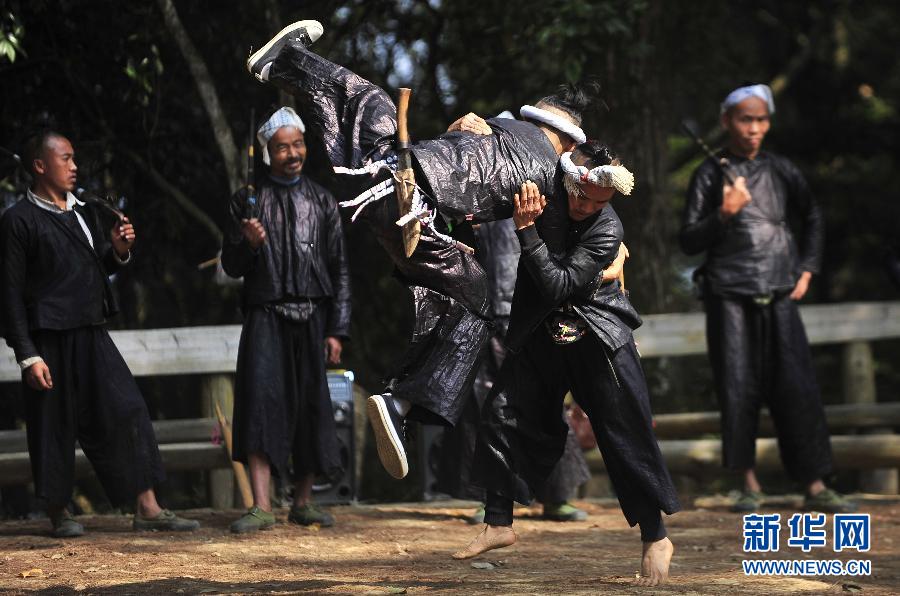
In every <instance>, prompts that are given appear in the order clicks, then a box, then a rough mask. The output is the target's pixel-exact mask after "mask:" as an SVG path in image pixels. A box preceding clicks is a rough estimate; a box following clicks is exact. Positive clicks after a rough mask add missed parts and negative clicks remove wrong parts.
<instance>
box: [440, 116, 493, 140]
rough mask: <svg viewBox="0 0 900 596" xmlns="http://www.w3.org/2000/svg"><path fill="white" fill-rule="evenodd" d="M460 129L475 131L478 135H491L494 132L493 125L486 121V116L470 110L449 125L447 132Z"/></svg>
mask: <svg viewBox="0 0 900 596" xmlns="http://www.w3.org/2000/svg"><path fill="white" fill-rule="evenodd" d="M458 130H464V131H466V132H473V133H475V134H477V135H489V134H492V133H493V131H492V130H491V127H490V126H488V123H487V122H485V121H484V118H482V117H480V116H478V115H476V114H473V113H472V112H469V113H468V114H466V115H465V116H463V117H462V118H460V119H459V120H457V121H456V122H454V123H453V124H451V125H450V126H448V127H447V132H455V131H458Z"/></svg>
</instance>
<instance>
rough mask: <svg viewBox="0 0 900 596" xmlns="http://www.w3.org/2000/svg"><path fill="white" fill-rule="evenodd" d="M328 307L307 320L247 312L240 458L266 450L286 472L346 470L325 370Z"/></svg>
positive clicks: (238, 407) (238, 404)
mask: <svg viewBox="0 0 900 596" xmlns="http://www.w3.org/2000/svg"><path fill="white" fill-rule="evenodd" d="M325 311H326V309H325V308H322V307H320V308H317V309H316V310H315V311H314V312H313V315H312V316H311V317H310V319H309V320H308V321H306V322H304V323H296V322H293V321H288V320H286V319H284V318H282V317H279V316H278V315H277V314H275V313H274V312H272V311H270V310H268V309H266V308H263V307H253V308H250V309H249V310H248V311H247V315H246V317H245V319H244V327H243V329H241V343H240V346H239V347H238V362H237V374H236V376H235V394H234V450H233V454H232V457H233V459H234V460H235V461H240V462H244V463H246V462H247V456H248V455H249V454H251V453H261V454H264V455H265V456H267V457H268V459H269V462H270V463H271V465H272V467H274V468H275V471H276V473H277V474H278V475H279V476H280V477H281V478H283V479H287V478H291V477H293V479H294V480H298V479H300V478H302V477H304V476H306V475H308V474H321V475H325V476H328V477H329V478H337V477H338V476H340V474H341V471H342V470H341V461H340V447H339V445H338V439H337V430H336V428H335V424H334V412H333V409H332V405H331V396H330V394H329V393H328V379H327V377H326V371H325V352H324V350H325V347H324V346H325V343H324V342H325V321H324V318H325ZM291 460H292V463H293V466H292V467H290V463H291ZM290 470H293V476H291V474H290V473H289V471H290Z"/></svg>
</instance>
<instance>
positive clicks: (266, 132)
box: [256, 106, 306, 165]
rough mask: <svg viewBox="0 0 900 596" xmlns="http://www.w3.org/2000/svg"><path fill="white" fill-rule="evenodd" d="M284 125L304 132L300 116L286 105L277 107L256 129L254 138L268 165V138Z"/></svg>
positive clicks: (269, 160)
mask: <svg viewBox="0 0 900 596" xmlns="http://www.w3.org/2000/svg"><path fill="white" fill-rule="evenodd" d="M285 126H293V127H294V128H297V129H299V130H300V132H306V127H305V126H304V125H303V120H301V119H300V116H298V115H297V112H295V111H294V109H293V108H289V107H288V106H284V107H283V108H280V109H278V110H277V111H276V112H275V113H274V114H272V116H271V117H270V118H269V119H268V120H266V121H265V122H264V123H263V125H262V126H260V127H259V130H257V131H256V140H257V141H259V144H260V145H261V146H262V160H263V163H264V164H266V165H270V162H271V159H270V158H269V140H271V138H272V137H274V136H275V133H276V132H278V129H279V128H284V127H285Z"/></svg>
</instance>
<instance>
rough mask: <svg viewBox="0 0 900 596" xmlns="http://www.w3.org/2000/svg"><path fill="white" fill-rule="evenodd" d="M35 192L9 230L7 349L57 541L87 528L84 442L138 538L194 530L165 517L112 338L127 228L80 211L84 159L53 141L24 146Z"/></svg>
mask: <svg viewBox="0 0 900 596" xmlns="http://www.w3.org/2000/svg"><path fill="white" fill-rule="evenodd" d="M24 155H25V164H26V166H27V167H28V168H30V169H31V172H32V174H33V176H34V183H33V184H32V186H31V188H30V190H29V191H28V195H27V198H26V199H24V200H21V201H19V202H18V203H17V204H16V205H15V206H13V207H11V208H10V209H8V210H7V211H6V212H5V213H4V214H3V218H2V221H0V247H2V250H3V255H2V288H3V289H2V303H3V309H2V310H3V317H4V328H5V329H4V331H5V336H6V342H7V343H8V344H9V346H10V347H11V348H12V349H13V351H14V352H15V354H16V360H17V361H18V362H19V366H20V367H21V368H22V380H23V381H24V384H25V387H24V388H23V397H24V400H25V411H26V414H25V419H26V425H27V430H28V452H29V455H30V457H31V468H32V475H33V478H34V485H35V492H36V493H37V497H38V499H40V500H42V501H43V502H44V503H45V504H46V506H47V511H48V513H49V516H50V521H51V523H52V524H53V533H54V535H55V536H58V537H71V536H80V535H81V534H82V533H84V528H83V527H82V526H81V524H79V523H78V522H76V521H75V520H74V519H73V518H72V516H71V514H70V512H69V511H68V509H67V506H68V503H69V501H70V500H71V498H72V488H73V484H74V481H75V441H76V440H77V441H78V442H79V443H80V444H81V448H82V450H83V451H84V453H85V455H86V456H87V457H88V459H89V460H90V461H91V463H92V464H93V466H94V470H95V472H96V473H97V477H98V478H99V479H100V482H101V484H102V485H103V488H104V489H105V491H106V494H107V496H108V497H109V499H110V501H111V502H112V503H113V504H114V505H116V506H126V505H129V504H130V503H131V502H133V501H132V500H136V511H135V516H134V523H133V525H134V528H135V529H137V530H154V529H156V530H194V529H196V528H197V527H199V524H198V523H197V522H196V521H191V520H185V519H182V518H179V517H177V516H175V514H173V513H172V512H171V511H168V510H165V509H162V508H160V506H159V504H158V503H157V501H156V494H155V492H154V489H153V487H154V485H156V484H157V483H159V482H161V481H162V480H163V478H164V473H163V469H162V463H161V461H160V456H159V449H158V448H157V445H156V439H155V437H154V435H153V427H152V426H151V424H150V417H149V414H148V412H147V406H146V404H145V403H144V399H143V397H142V396H141V393H140V390H139V389H138V387H137V384H136V383H135V381H134V377H132V375H131V372H130V371H129V370H128V366H127V365H126V364H125V361H124V360H123V359H122V356H121V355H120V354H119V352H118V350H117V349H116V346H115V344H113V342H112V340H111V339H110V337H109V334H108V333H107V332H106V329H105V323H106V319H107V318H108V317H110V316H112V315H114V314H115V313H116V312H117V307H116V302H115V298H114V295H113V293H112V288H111V286H110V282H109V278H108V277H107V276H108V275H109V274H111V273H114V272H115V271H117V270H118V269H119V267H120V266H122V265H124V264H125V263H127V262H128V261H130V259H131V252H130V251H131V247H132V246H133V244H134V240H135V233H134V227H133V226H132V224H131V223H129V221H128V220H127V219H123V220H121V221H118V222H116V224H115V225H114V226H113V227H112V230H111V231H110V232H109V233H108V235H107V234H106V233H104V229H103V228H102V227H101V225H102V224H101V220H100V217H99V213H98V212H97V211H96V210H95V208H94V207H93V206H91V205H87V204H85V203H82V202H80V201H78V200H77V199H76V198H75V196H74V195H73V194H72V191H73V190H74V189H75V181H76V172H77V169H78V168H77V167H76V165H75V150H74V149H73V148H72V144H71V143H70V142H69V140H68V139H67V138H66V137H64V136H62V135H61V134H59V133H57V132H53V131H43V132H41V133H39V134H36V135H34V136H32V137H31V138H29V139H28V141H27V142H26V144H25V151H24Z"/></svg>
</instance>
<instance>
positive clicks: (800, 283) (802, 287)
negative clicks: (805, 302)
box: [791, 271, 812, 300]
mask: <svg viewBox="0 0 900 596" xmlns="http://www.w3.org/2000/svg"><path fill="white" fill-rule="evenodd" d="M811 279H812V273H810V272H809V271H804V272H803V273H801V274H800V279H798V280H797V285H795V286H794V289H793V290H792V291H791V300H802V299H803V297H804V296H805V295H806V291H807V290H809V281H810V280H811Z"/></svg>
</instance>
